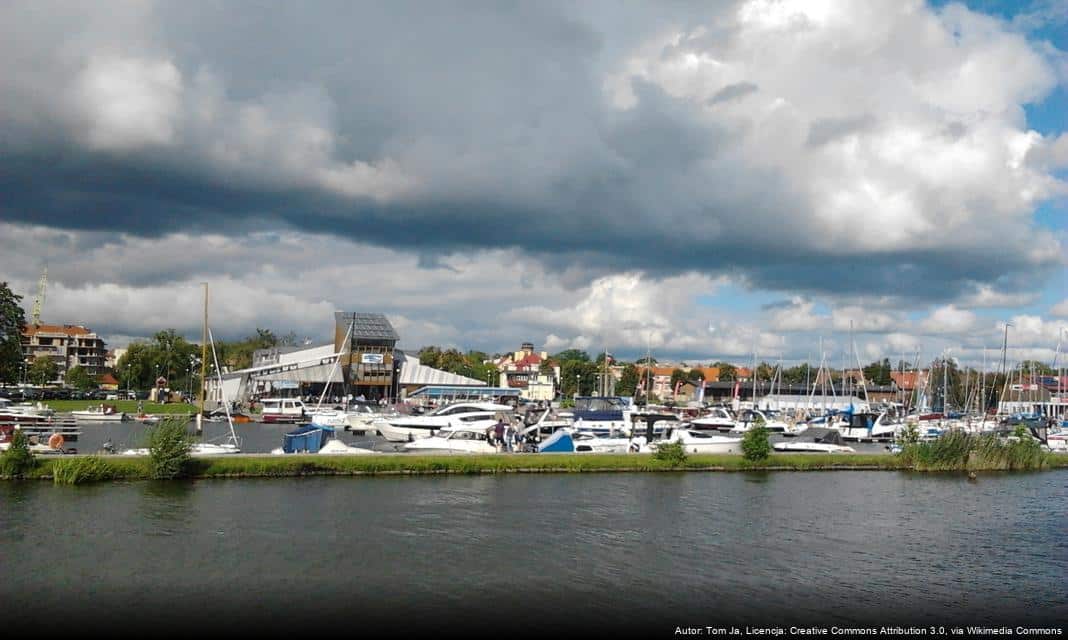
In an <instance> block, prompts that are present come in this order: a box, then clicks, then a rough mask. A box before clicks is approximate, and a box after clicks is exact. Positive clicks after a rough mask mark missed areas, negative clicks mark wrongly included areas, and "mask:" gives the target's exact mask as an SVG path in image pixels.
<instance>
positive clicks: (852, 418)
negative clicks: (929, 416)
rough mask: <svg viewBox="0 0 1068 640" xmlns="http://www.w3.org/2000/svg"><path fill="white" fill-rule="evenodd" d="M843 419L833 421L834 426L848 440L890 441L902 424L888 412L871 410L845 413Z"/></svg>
mask: <svg viewBox="0 0 1068 640" xmlns="http://www.w3.org/2000/svg"><path fill="white" fill-rule="evenodd" d="M841 417H842V420H841V421H839V422H834V423H832V428H834V429H837V430H838V432H839V433H841V434H842V439H843V440H846V441H853V442H860V441H876V440H879V441H889V440H893V439H894V436H895V435H897V430H898V428H900V426H901V425H899V424H896V423H894V422H893V421H892V420H891V418H890V417H889V416H888V415H887V414H886V412H885V411H884V412H882V413H873V412H869V411H863V412H857V413H848V412H846V413H844V414H842V416H841Z"/></svg>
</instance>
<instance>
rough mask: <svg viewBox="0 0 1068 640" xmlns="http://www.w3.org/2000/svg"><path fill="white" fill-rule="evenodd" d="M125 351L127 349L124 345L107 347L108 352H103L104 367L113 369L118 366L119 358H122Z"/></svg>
mask: <svg viewBox="0 0 1068 640" xmlns="http://www.w3.org/2000/svg"><path fill="white" fill-rule="evenodd" d="M126 351H127V349H126V348H125V347H121V348H119V349H109V350H108V352H107V353H105V354H104V368H105V369H111V370H114V369H115V368H116V367H118V366H119V360H122V357H123V356H124V355H126Z"/></svg>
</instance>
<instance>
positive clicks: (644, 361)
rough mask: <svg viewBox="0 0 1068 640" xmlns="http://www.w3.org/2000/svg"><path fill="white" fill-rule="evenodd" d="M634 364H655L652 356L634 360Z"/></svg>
mask: <svg viewBox="0 0 1068 640" xmlns="http://www.w3.org/2000/svg"><path fill="white" fill-rule="evenodd" d="M634 364H656V358H654V357H652V356H642V357H641V358H638V359H637V360H635V361H634Z"/></svg>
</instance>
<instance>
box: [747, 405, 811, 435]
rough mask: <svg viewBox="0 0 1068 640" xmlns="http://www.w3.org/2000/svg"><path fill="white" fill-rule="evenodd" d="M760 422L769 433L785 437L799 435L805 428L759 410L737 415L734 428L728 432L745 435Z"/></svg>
mask: <svg viewBox="0 0 1068 640" xmlns="http://www.w3.org/2000/svg"><path fill="white" fill-rule="evenodd" d="M761 422H763V425H764V428H765V429H767V430H768V431H769V432H771V433H779V434H782V435H784V436H787V437H791V436H796V435H799V434H801V433H802V432H804V431H805V429H806V428H807V425H802V426H800V427H799V426H798V425H796V424H790V423H788V422H785V421H783V420H779V419H776V418H772V417H769V416H768V414H766V413H764V412H763V411H761V410H759V409H746V410H745V411H742V412H741V413H740V414H739V415H738V420H737V421H736V422H735V423H734V428H733V429H731V431H730V432H731V433H735V434H739V433H745V432H747V431H749V430H750V429H752V428H753V427H754V426H756V425H757V424H759V423H761Z"/></svg>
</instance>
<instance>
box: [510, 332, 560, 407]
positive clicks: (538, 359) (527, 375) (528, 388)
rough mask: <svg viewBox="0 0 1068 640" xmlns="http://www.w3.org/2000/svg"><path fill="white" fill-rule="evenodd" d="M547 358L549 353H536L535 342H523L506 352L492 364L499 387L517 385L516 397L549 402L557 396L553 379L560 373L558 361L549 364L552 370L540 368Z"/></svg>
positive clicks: (513, 386)
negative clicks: (516, 348)
mask: <svg viewBox="0 0 1068 640" xmlns="http://www.w3.org/2000/svg"><path fill="white" fill-rule="evenodd" d="M549 362H550V361H549V354H548V353H546V352H544V351H542V352H540V353H536V352H535V351H534V343H532V342H524V343H523V344H522V345H521V346H520V348H519V351H515V352H513V353H510V354H507V355H506V356H504V357H503V358H501V359H499V360H497V361H496V362H494V364H495V365H496V366H497V371H498V373H499V385H500V387H501V388H507V389H517V390H518V392H519V397H520V398H522V399H524V400H532V401H539V400H543V401H547V402H548V401H551V400H553V399H554V398H555V397H556V382H557V380H559V377H560V367H559V365H552V366H551V371H543V367H544V366H545V365H546V364H547V363H549Z"/></svg>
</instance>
